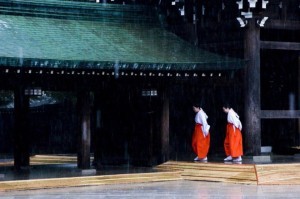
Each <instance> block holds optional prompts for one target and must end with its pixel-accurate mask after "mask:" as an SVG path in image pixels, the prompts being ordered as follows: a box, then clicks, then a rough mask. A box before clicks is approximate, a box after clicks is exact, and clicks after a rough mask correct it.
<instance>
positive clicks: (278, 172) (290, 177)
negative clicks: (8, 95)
mask: <svg viewBox="0 0 300 199" xmlns="http://www.w3.org/2000/svg"><path fill="white" fill-rule="evenodd" d="M255 167H256V171H257V176H258V184H259V185H291V184H300V164H299V163H289V164H263V165H256V166H255Z"/></svg>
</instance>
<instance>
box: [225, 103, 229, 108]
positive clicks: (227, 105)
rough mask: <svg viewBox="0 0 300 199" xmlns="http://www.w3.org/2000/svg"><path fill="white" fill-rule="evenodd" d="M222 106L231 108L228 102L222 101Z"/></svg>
mask: <svg viewBox="0 0 300 199" xmlns="http://www.w3.org/2000/svg"><path fill="white" fill-rule="evenodd" d="M223 107H224V108H231V106H230V104H229V103H224V104H223Z"/></svg>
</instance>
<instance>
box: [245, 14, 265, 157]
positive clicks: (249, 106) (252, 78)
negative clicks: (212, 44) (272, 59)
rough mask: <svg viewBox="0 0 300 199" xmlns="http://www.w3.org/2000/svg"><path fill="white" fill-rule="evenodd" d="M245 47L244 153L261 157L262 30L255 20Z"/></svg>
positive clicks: (249, 28) (248, 27) (248, 32)
mask: <svg viewBox="0 0 300 199" xmlns="http://www.w3.org/2000/svg"><path fill="white" fill-rule="evenodd" d="M244 45H245V46H244V48H245V51H244V52H245V59H246V60H247V65H246V68H245V73H244V75H245V76H244V80H245V82H244V85H245V89H244V92H245V99H244V102H245V121H244V127H243V131H244V151H245V154H246V155H247V154H251V155H259V154H260V149H261V121H260V111H261V106H260V29H259V27H258V26H257V25H256V19H255V18H252V19H249V23H248V25H247V26H246V31H245V38H244Z"/></svg>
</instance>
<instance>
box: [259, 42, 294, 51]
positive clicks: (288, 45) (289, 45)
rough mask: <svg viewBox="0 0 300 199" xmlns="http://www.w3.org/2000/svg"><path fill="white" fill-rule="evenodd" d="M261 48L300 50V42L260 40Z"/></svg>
mask: <svg viewBox="0 0 300 199" xmlns="http://www.w3.org/2000/svg"><path fill="white" fill-rule="evenodd" d="M260 48H261V49H276V50H300V43H297V42H282V41H280V42H279V41H260Z"/></svg>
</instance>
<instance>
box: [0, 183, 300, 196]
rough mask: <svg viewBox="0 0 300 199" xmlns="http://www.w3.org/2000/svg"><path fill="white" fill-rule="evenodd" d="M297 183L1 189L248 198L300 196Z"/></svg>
mask: <svg viewBox="0 0 300 199" xmlns="http://www.w3.org/2000/svg"><path fill="white" fill-rule="evenodd" d="M299 197H300V185H280V186H278V185H276V186H274V185H272V186H269V185H268V186H259V185H241V184H230V183H217V182H216V183H213V182H203V181H183V180H182V181H170V182H153V183H136V184H122V185H101V186H92V187H90V186H89V187H75V188H74V187H73V188H63V189H62V188H60V189H57V188H55V189H43V190H28V191H11V192H2V193H1V192H0V198H1V199H2V198H4V199H13V198H18V199H25V198H31V199H52V198H53V199H78V198H87V199H96V198H122V199H123V198H124V199H126V198H145V199H148V198H159V199H161V198H163V199H169V198H170V199H171V198H172V199H177V198H189V199H194V198H195V199H196V198H197V199H218V198H222V199H227V198H228V199H247V198H249V199H250V198H251V199H252V198H262V199H269V198H270V199H271V198H272V199H273V198H278V199H279V198H280V199H282V198H285V199H286V198H299Z"/></svg>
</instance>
